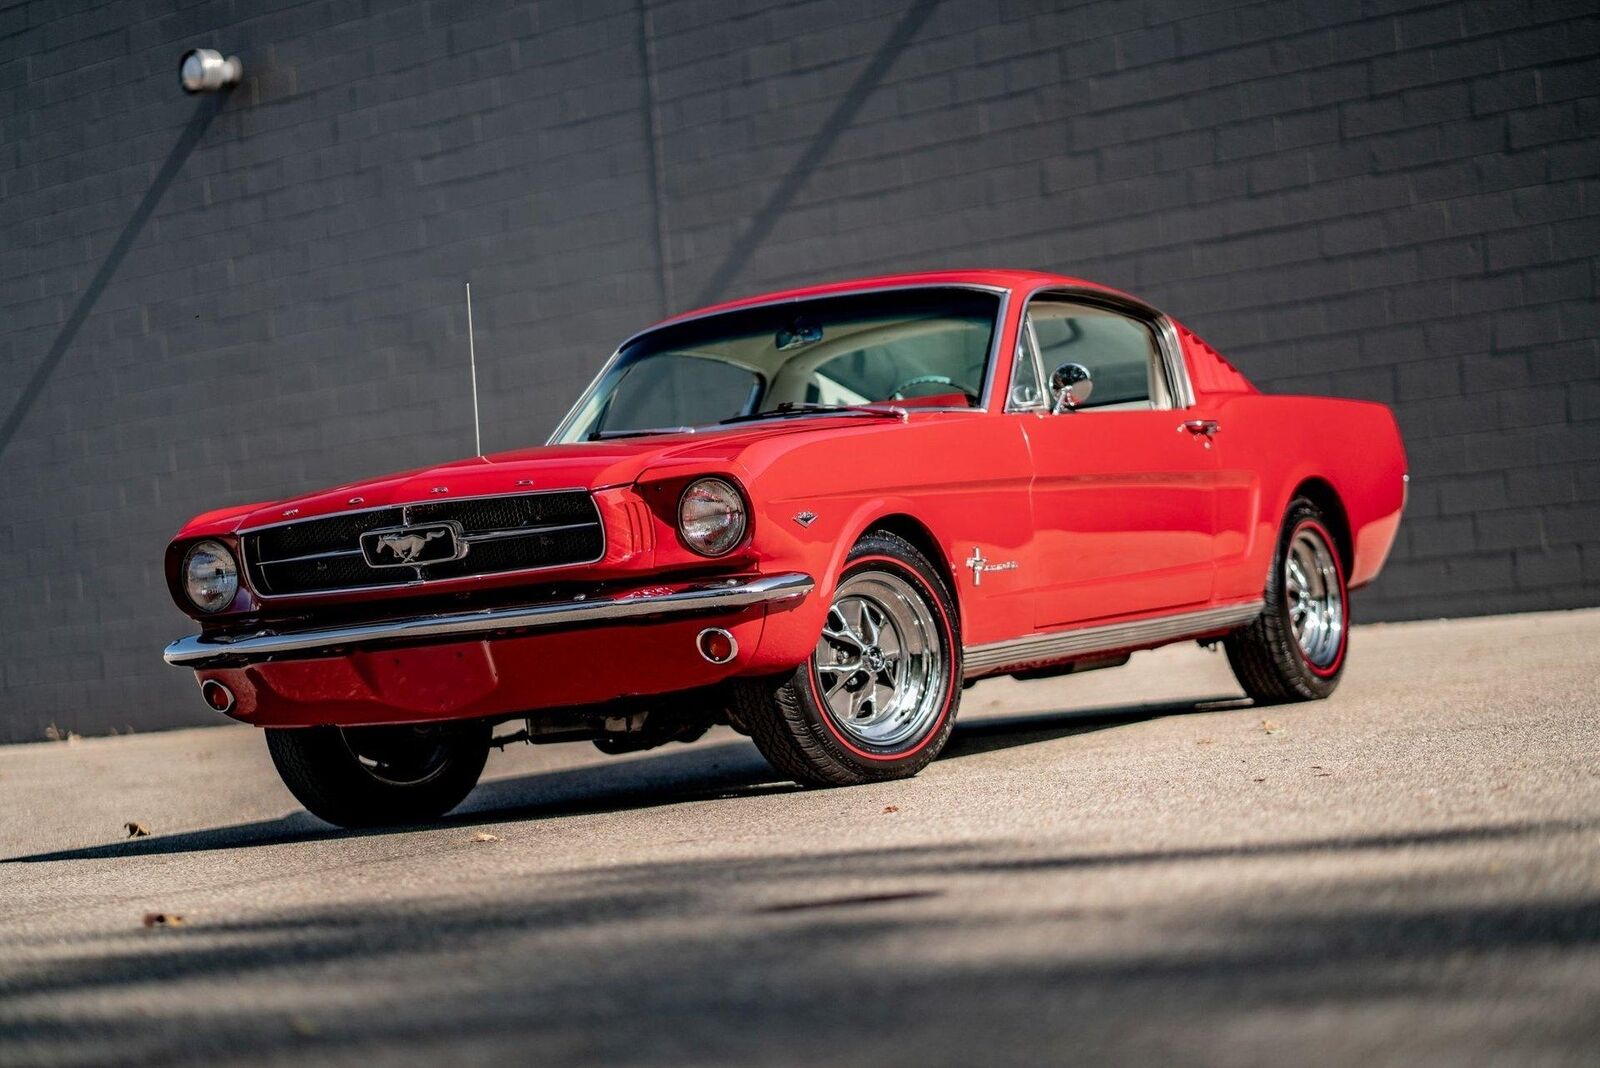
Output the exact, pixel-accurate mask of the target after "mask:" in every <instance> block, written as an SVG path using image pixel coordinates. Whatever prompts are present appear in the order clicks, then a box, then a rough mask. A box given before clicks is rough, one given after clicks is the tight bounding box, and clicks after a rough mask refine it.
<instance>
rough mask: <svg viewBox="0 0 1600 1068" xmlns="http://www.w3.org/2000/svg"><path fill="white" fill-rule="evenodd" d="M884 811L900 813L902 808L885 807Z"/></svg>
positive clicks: (895, 806)
mask: <svg viewBox="0 0 1600 1068" xmlns="http://www.w3.org/2000/svg"><path fill="white" fill-rule="evenodd" d="M883 810H884V811H885V812H899V811H900V806H899V805H884V806H883Z"/></svg>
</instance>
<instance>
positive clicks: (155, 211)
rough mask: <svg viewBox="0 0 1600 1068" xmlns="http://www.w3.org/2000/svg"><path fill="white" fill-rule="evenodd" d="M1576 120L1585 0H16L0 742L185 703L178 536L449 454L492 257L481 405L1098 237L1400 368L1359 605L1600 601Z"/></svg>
mask: <svg viewBox="0 0 1600 1068" xmlns="http://www.w3.org/2000/svg"><path fill="white" fill-rule="evenodd" d="M192 46H213V47H217V48H220V49H222V50H224V51H227V52H232V53H236V54H238V55H239V56H240V57H241V58H242V59H243V60H244V63H245V68H246V72H247V80H246V84H245V85H243V86H242V87H241V88H240V89H238V90H237V91H235V92H234V93H233V94H232V95H231V96H230V97H229V98H228V99H226V100H225V101H222V102H221V106H220V107H218V106H217V102H216V101H215V100H199V101H197V100H194V99H190V98H186V97H184V96H183V95H182V94H181V93H179V92H178V89H177V86H176V77H175V68H176V64H177V58H178V56H179V54H180V53H181V52H182V51H183V50H184V49H186V48H189V47H192ZM1597 129H1600V18H1597V15H1596V12H1595V10H1594V8H1593V5H1592V4H1586V3H1580V2H1560V0H1526V2H1516V3H1510V2H1498V0H1471V2H1456V3H1423V2H1418V3H1408V2H1404V0H1364V2H1362V3H1352V2H1341V3H1332V2H1328V3H1323V2H1318V0H1269V2H1265V3H1254V4H1241V3H1235V2H1206V0H1134V2H1125V3H1122V2H1117V3H1114V2H1080V3H1073V4H1070V5H1068V4H1062V5H1049V4H1025V3H1020V2H1015V0H978V2H969V0H912V2H909V3H908V2H906V0H821V2H801V3H792V4H778V3H729V2H726V0H613V2H604V0H585V2H578V0H546V2H541V3H509V2H495V0H474V2H466V0H436V2H433V3H398V2H397V3H385V2H383V0H306V2H300V0H257V2H252V3H249V4H235V3H228V2H224V0H200V2H198V3H194V4H191V5H186V6H184V7H182V8H180V9H175V8H174V6H173V5H172V4H170V3H169V2H167V0H123V2H115V3H108V4H104V5H91V4H87V3H68V2H56V0H35V2H26V3H14V4H11V5H10V6H6V7H4V8H3V9H0V419H3V420H4V422H3V423H0V647H3V650H4V651H3V652H0V739H28V738H39V737H42V736H43V734H44V731H45V729H46V727H47V726H48V725H50V724H56V725H58V726H60V727H63V728H71V729H74V730H78V731H81V732H103V731H106V730H108V729H112V728H116V729H121V728H124V727H127V726H133V727H137V728H140V729H146V728H152V727H158V726H168V725H176V724H183V723H200V722H208V721H209V720H210V719H211V716H210V714H209V713H207V712H205V711H204V710H203V709H202V708H201V707H200V706H199V703H198V701H197V700H196V699H195V695H194V692H193V688H192V683H190V681H189V680H188V679H187V678H186V677H185V675H184V673H181V672H177V671H173V670H169V669H166V668H164V667H163V666H161V664H160V662H159V658H158V653H159V648H160V645H161V644H162V643H163V642H164V641H165V640H166V639H168V638H169V637H171V636H173V635H175V634H178V633H181V632H183V631H184V629H185V625H186V624H185V621H184V620H183V618H182V617H181V616H179V615H178V613H177V612H176V611H175V610H174V609H173V608H172V607H171V606H170V605H169V604H168V603H167V600H166V594H165V591H164V588H163V584H162V580H161V575H160V559H161V550H162V547H163V545H164V544H165V541H166V539H167V537H168V536H169V535H170V534H171V533H172V531H173V530H174V529H175V528H176V527H177V526H178V524H179V523H181V522H182V521H183V520H184V519H185V518H187V517H188V516H189V515H190V514H192V513H194V512H197V511H200V510H203V509H205V508H208V507H212V506H216V505H221V504H227V503H234V502H241V501H248V500H261V499H269V498H273V497H277V496H282V495H286V494H289V493H292V492H294V491H296V490H300V489H304V488H309V487H314V486H320V485H324V484H329V483H333V482H336V481H339V480H344V479H349V478H355V477H360V476H364V475H370V474H375V473H379V472H382V471H386V470H391V469H396V468H400V467H404V466H408V465H417V464H425V463H429V462H433V461H438V460H443V459H447V458H451V457H454V456H458V455H461V454H463V453H465V452H469V451H470V449H471V426H470V399H469V397H468V395H467V392H466V377H465V373H464V370H465V369H464V364H463V357H464V352H465V336H464V333H465V319H464V314H463V309H462V300H461V295H462V290H461V286H462V283H463V282H464V281H468V280H470V281H471V282H472V283H473V290H474V303H475V311H476V313H477V334H478V351H479V357H480V376H481V381H482V385H483V392H484V412H483V415H484V435H485V444H486V446H488V447H489V448H504V447H509V446H512V445H517V444H522V443H527V442H534V441H538V440H541V439H542V438H543V436H544V435H545V434H546V433H547V432H548V430H549V428H550V427H551V425H552V424H553V422H554V420H555V419H556V418H557V417H558V415H559V414H560V413H561V412H562V411H563V410H564V409H565V407H566V405H567V403H568V402H569V400H570V399H571V398H572V397H573V395H574V394H575V393H576V392H577V390H578V389H579V387H580V385H581V384H582V383H583V382H584V381H586V380H587V379H588V377H589V376H590V375H591V373H592V372H593V370H594V368H595V367H596V365H597V364H598V362H599V361H600V360H601V359H602V358H603V357H604V356H605V355H606V354H607V352H609V350H610V347H611V345H612V344H613V343H614V342H615V340H616V339H617V338H619V337H621V336H622V335H624V334H626V333H628V332H629V331H631V330H633V329H636V328H637V327H639V326H641V325H643V324H645V323H647V322H649V321H650V320H652V319H654V318H656V317H658V316H659V315H660V314H661V313H662V312H663V311H664V310H666V309H669V308H670V309H676V308H681V307H685V306H688V305H690V304H694V303H699V302H702V301H705V300H709V299H712V298H715V297H721V296H728V295H733V294H737V293H742V292H749V291H754V290H759V289H763V288H768V287H773V286H778V285H784V284H789V283H796V282H803V281H809V280H818V279H825V278H829V277H833V276H840V275H848V274H854V273H862V272H874V271H883V270H890V269H900V268H916V267H934V266H953V265H1022V266H1039V267H1046V268H1052V269H1059V270H1063V271H1068V272H1071V273H1077V274H1082V275H1085V276H1088V277H1091V278H1095V279H1098V280H1102V281H1106V282H1109V283H1112V284H1114V285H1119V286H1122V287H1124V288H1128V289H1131V290H1134V291H1136V292H1138V293H1140V294H1142V295H1144V296H1146V297H1148V298H1150V299H1151V300H1153V301H1155V302H1156V303H1158V304H1160V305H1161V306H1163V307H1165V308H1167V309H1168V310H1170V311H1171V312H1173V313H1174V314H1175V315H1177V316H1179V317H1180V318H1182V319H1183V320H1185V321H1186V322H1187V323H1188V324H1190V325H1191V326H1193V327H1194V328H1195V329H1196V330H1198V331H1199V332H1200V333H1201V334H1202V335H1204V336H1205V337H1206V338H1207V339H1209V340H1210V341H1211V342H1213V343H1214V344H1215V345H1216V346H1217V347H1218V348H1220V349H1221V350H1222V351H1224V352H1225V353H1227V354H1228V355H1230V356H1231V357H1232V358H1234V359H1235V360H1236V361H1237V362H1238V363H1239V364H1240V365H1241V366H1242V367H1243V369H1244V370H1246V372H1247V373H1249V374H1251V375H1252V376H1253V377H1254V378H1256V379H1257V381H1259V382H1260V383H1261V384H1262V385H1264V386H1265V387H1267V388H1270V389H1276V390H1305V391H1314V392H1326V393H1333V394H1340V395H1346V396H1357V397H1370V398H1374V399H1378V400H1382V401H1386V402H1388V403H1391V404H1393V405H1394V406H1395V407H1396V409H1397V411H1398V412H1399V415H1400V420H1401V423H1402V425H1403V427H1404V430H1405V433H1406V437H1407V441H1408V443H1409V446H1410V449H1411V455H1412V463H1413V471H1414V482H1413V490H1412V499H1411V509H1410V514H1409V516H1408V521H1407V523H1406V525H1405V527H1404V528H1403V532H1402V535H1401V541H1400V544H1399V546H1398V548H1397V552H1396V556H1395V559H1394V561H1393V563H1392V564H1391V567H1390V570H1389V571H1388V572H1387V573H1386V575H1385V576H1384V577H1383V579H1382V580H1381V581H1380V583H1379V584H1378V585H1376V586H1375V587H1373V588H1372V589H1371V590H1370V591H1369V592H1367V593H1365V594H1364V595H1362V597H1361V600H1360V604H1359V609H1360V612H1361V614H1362V615H1363V616H1364V617H1365V618H1368V619H1375V618H1404V617H1415V616H1426V615H1436V614H1462V613H1476V612H1488V611H1500V610H1517V609H1535V608H1549V607H1556V606H1566V605H1582V604H1595V603H1600V347H1597V346H1600V340H1597V339H1600V322H1597V318H1600V313H1597V310H1596V303H1595V273H1596V267H1597V259H1596V254H1597V252H1600V183H1597V173H1600V143H1597V139H1596V133H1597Z"/></svg>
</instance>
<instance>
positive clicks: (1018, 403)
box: [1006, 316, 1045, 411]
mask: <svg viewBox="0 0 1600 1068" xmlns="http://www.w3.org/2000/svg"><path fill="white" fill-rule="evenodd" d="M1032 334H1033V328H1032V327H1031V326H1030V325H1029V322H1028V319H1027V317H1026V316H1024V317H1023V320H1022V327H1021V329H1019V330H1018V331H1017V355H1016V359H1015V361H1014V362H1013V364H1012V367H1011V397H1010V400H1009V402H1008V403H1007V405H1006V407H1007V408H1008V409H1009V410H1011V411H1026V410H1028V409H1030V408H1038V407H1041V406H1042V405H1043V404H1044V403H1045V399H1044V384H1043V382H1041V381H1040V378H1039V360H1038V357H1037V356H1035V355H1034V351H1033V337H1032Z"/></svg>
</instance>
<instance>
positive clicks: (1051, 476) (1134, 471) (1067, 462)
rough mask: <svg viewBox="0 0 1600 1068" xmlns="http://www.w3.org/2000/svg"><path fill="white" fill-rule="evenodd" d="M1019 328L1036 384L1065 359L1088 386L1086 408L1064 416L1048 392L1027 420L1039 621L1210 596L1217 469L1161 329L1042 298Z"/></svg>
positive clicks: (1044, 626) (1087, 617) (1078, 620)
mask: <svg viewBox="0 0 1600 1068" xmlns="http://www.w3.org/2000/svg"><path fill="white" fill-rule="evenodd" d="M1023 329H1024V334H1025V339H1026V343H1027V345H1028V346H1030V347H1031V349H1032V354H1033V356H1034V358H1035V359H1036V360H1037V361H1038V364H1037V365H1036V366H1037V372H1036V373H1037V374H1039V376H1040V380H1041V381H1042V382H1045V383H1048V382H1049V377H1050V375H1051V373H1052V372H1053V371H1054V370H1055V369H1056V368H1058V367H1060V366H1062V365H1063V364H1069V363H1070V364H1078V365H1080V366H1081V367H1083V368H1084V369H1085V370H1087V371H1088V373H1089V377H1090V382H1091V386H1092V388H1091V389H1090V391H1089V395H1088V398H1087V399H1086V400H1085V401H1084V402H1083V403H1082V405H1081V406H1080V407H1078V408H1076V409H1075V410H1067V411H1062V412H1060V413H1059V414H1055V413H1053V412H1052V410H1051V406H1050V405H1049V404H1048V398H1049V396H1050V390H1049V389H1048V387H1047V388H1045V389H1044V390H1043V391H1042V392H1043V394H1044V398H1042V399H1045V400H1046V403H1045V404H1044V405H1043V406H1041V407H1037V408H1035V409H1034V410H1033V411H1031V412H1029V413H1027V414H1026V415H1025V416H1024V422H1023V427H1024V432H1025V434H1026V436H1027V440H1028V444H1029V449H1030V452H1031V456H1032V461H1033V476H1034V477H1033V484H1032V492H1031V506H1032V511H1033V525H1034V543H1033V546H1032V549H1033V552H1032V553H1031V554H1030V556H1031V558H1032V560H1033V567H1032V570H1033V571H1034V573H1035V576H1036V582H1035V601H1034V623H1035V626H1036V627H1037V628H1038V629H1041V630H1048V629H1053V628H1057V627H1062V626H1073V625H1083V624H1089V623H1093V622H1095V621H1099V620H1106V619H1110V618H1113V617H1118V616H1126V615H1134V614H1140V613H1161V612H1179V611H1183V610H1184V609H1185V608H1186V607H1189V606H1198V605H1201V604H1203V603H1204V602H1206V601H1208V600H1209V599H1210V598H1211V591H1212V583H1213V572H1214V562H1213V561H1214V552H1215V546H1216V538H1217V482H1218V476H1219V466H1218V464H1217V460H1216V454H1215V450H1214V449H1213V448H1212V447H1211V441H1210V438H1209V436H1208V435H1207V434H1205V433H1204V432H1195V430H1194V428H1193V426H1192V424H1193V423H1194V421H1195V419H1196V415H1197V414H1198V413H1197V412H1196V411H1195V410H1194V409H1188V408H1186V409H1179V408H1178V407H1177V406H1176V403H1175V398H1176V396H1178V395H1179V393H1180V391H1179V390H1178V389H1176V388H1175V386H1174V383H1173V382H1172V376H1173V374H1174V369H1173V367H1172V365H1171V363H1170V360H1169V358H1168V354H1167V353H1166V352H1165V350H1164V348H1163V339H1162V337H1161V334H1160V331H1159V329H1158V328H1157V326H1156V324H1155V323H1153V322H1150V321H1145V320H1143V319H1142V318H1140V317H1139V316H1137V315H1135V314H1133V313H1132V312H1131V310H1129V309H1122V308H1118V307H1112V306H1109V305H1101V304H1099V303H1098V302H1088V301H1084V300H1069V299H1061V298H1053V297H1049V296H1045V297H1042V298H1036V299H1035V300H1034V301H1033V302H1032V303H1031V304H1030V305H1029V307H1028V309H1027V313H1026V316H1025V321H1024V324H1023ZM1173 355H1174V356H1175V357H1176V359H1177V360H1180V361H1181V359H1182V356H1181V354H1173ZM1178 368H1179V369H1178V371H1177V373H1181V363H1180V364H1179V365H1178Z"/></svg>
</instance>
